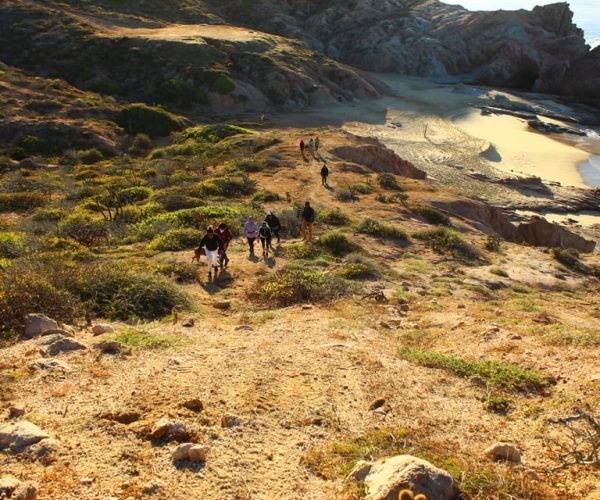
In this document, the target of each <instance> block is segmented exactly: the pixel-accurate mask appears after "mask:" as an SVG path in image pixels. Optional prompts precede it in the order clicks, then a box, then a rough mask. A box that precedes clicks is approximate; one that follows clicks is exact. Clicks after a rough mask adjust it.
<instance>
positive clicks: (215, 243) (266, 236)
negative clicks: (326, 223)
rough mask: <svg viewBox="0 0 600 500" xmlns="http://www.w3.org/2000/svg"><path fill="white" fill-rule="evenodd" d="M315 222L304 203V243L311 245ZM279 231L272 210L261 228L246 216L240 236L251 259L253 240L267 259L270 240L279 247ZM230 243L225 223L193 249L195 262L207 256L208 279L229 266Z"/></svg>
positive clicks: (310, 211) (208, 231)
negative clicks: (274, 240)
mask: <svg viewBox="0 0 600 500" xmlns="http://www.w3.org/2000/svg"><path fill="white" fill-rule="evenodd" d="M314 222H315V210H314V209H313V208H312V207H311V206H310V202H308V201H307V202H306V203H305V204H304V209H303V210H302V214H301V223H302V236H303V241H306V242H311V241H312V240H313V224H314ZM281 229H282V227H281V223H280V222H279V219H278V218H277V216H276V215H275V214H274V213H273V212H272V211H269V212H267V214H266V217H265V220H264V221H263V222H262V223H261V224H260V225H258V224H257V223H256V221H255V219H254V217H248V219H247V221H246V223H245V224H244V231H243V233H244V237H245V238H246V240H247V242H248V250H249V252H250V257H252V256H254V245H255V243H256V240H259V241H260V244H261V247H262V255H263V257H264V258H265V259H266V258H268V257H269V250H271V251H274V249H273V237H275V238H277V244H278V245H280V244H281V236H280V233H281ZM232 241H233V233H232V232H231V230H230V229H229V228H228V227H227V224H225V223H224V222H222V223H221V224H219V226H218V227H217V229H214V228H213V227H212V226H209V227H208V229H207V230H206V234H205V235H204V237H203V238H202V240H200V245H199V246H198V248H197V249H196V250H195V253H194V259H195V260H198V261H199V260H200V256H201V255H206V262H207V266H208V277H209V279H210V278H212V274H213V270H216V269H219V268H220V269H221V270H223V269H224V268H226V267H227V266H228V265H229V257H228V256H227V250H228V249H229V245H230V244H231V242H232ZM215 272H216V271H215Z"/></svg>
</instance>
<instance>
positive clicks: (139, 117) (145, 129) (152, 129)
mask: <svg viewBox="0 0 600 500" xmlns="http://www.w3.org/2000/svg"><path fill="white" fill-rule="evenodd" d="M117 123H118V124H119V125H120V126H121V127H123V128H124V129H125V131H126V132H127V133H128V134H130V135H136V134H147V135H149V136H150V137H162V136H167V135H169V134H170V133H171V132H175V131H178V130H182V129H183V128H185V125H186V123H187V122H186V120H185V118H182V117H180V116H177V115H174V114H172V113H169V112H168V111H165V110H164V109H162V108H158V107H153V106H148V105H146V104H141V103H134V104H128V105H127V106H125V107H124V108H123V109H122V110H121V112H120V113H119V117H118V119H117Z"/></svg>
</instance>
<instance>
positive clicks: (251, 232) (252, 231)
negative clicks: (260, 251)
mask: <svg viewBox="0 0 600 500" xmlns="http://www.w3.org/2000/svg"><path fill="white" fill-rule="evenodd" d="M244 236H245V237H246V239H247V240H248V248H249V249H250V255H251V256H252V255H254V242H255V241H256V238H258V225H257V224H256V222H254V217H248V220H247V221H246V224H245V225H244Z"/></svg>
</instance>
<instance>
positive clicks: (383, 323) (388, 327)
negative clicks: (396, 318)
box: [379, 321, 392, 330]
mask: <svg viewBox="0 0 600 500" xmlns="http://www.w3.org/2000/svg"><path fill="white" fill-rule="evenodd" d="M379 326H380V327H381V328H385V329H387V330H391V329H392V325H390V324H389V323H387V322H386V321H380V322H379Z"/></svg>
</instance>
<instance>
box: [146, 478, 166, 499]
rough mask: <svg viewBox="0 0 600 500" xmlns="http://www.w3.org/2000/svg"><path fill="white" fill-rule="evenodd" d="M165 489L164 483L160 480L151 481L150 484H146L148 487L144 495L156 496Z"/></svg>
mask: <svg viewBox="0 0 600 500" xmlns="http://www.w3.org/2000/svg"><path fill="white" fill-rule="evenodd" d="M163 487H164V483H163V482H162V481H160V480H159V479H155V480H154V481H150V482H149V483H146V485H145V486H144V495H148V496H152V495H156V494H157V493H158V492H159V491H160V490H161V488H163Z"/></svg>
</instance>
